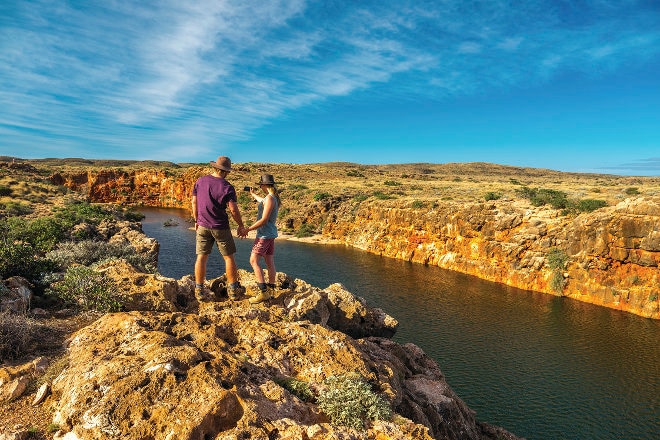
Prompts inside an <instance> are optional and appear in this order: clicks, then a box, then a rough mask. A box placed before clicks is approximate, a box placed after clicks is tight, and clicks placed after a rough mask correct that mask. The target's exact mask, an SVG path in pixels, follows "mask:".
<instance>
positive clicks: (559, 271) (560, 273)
mask: <svg viewBox="0 0 660 440" xmlns="http://www.w3.org/2000/svg"><path fill="white" fill-rule="evenodd" d="M546 259H547V261H548V266H549V267H550V269H552V278H551V279H550V288H551V289H552V290H553V291H555V292H557V293H561V292H563V291H564V288H565V287H566V283H567V281H566V279H565V278H564V271H565V270H566V265H567V263H568V255H566V252H564V251H562V250H561V249H557V248H552V249H550V251H549V252H548V254H547V255H546Z"/></svg>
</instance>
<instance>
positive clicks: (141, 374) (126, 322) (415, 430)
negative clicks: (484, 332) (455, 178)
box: [0, 260, 516, 440]
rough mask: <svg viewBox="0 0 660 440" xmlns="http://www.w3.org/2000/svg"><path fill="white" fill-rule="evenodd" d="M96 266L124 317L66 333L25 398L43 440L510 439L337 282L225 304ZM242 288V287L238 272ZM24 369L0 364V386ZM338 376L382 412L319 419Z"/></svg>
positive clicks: (176, 283) (216, 285) (392, 324)
mask: <svg viewBox="0 0 660 440" xmlns="http://www.w3.org/2000/svg"><path fill="white" fill-rule="evenodd" d="M100 269H101V270H103V271H104V272H105V273H106V275H107V276H108V277H110V278H112V279H113V280H114V281H115V284H116V285H117V289H118V292H117V293H118V296H119V297H121V298H122V303H123V305H124V309H125V311H123V312H119V313H112V314H106V315H103V316H102V317H101V318H100V319H98V320H97V321H95V322H94V323H92V324H91V325H89V326H87V327H85V328H82V329H81V330H79V331H77V332H76V333H74V334H73V335H72V336H71V337H70V338H69V339H68V342H67V352H66V356H65V357H66V361H67V362H66V365H67V366H66V367H65V368H64V369H63V370H62V371H61V373H60V374H59V375H58V376H57V377H56V379H54V380H53V381H52V384H48V385H47V387H49V388H50V393H49V394H48V392H47V391H45V390H44V389H40V391H39V393H40V394H41V396H40V397H39V396H35V402H38V403H40V404H42V405H47V407H48V408H49V409H50V410H51V411H52V413H53V414H54V416H53V424H54V426H57V427H59V431H58V432H57V433H56V434H55V436H54V438H55V439H60V440H65V439H66V440H74V439H80V440H83V439H84V440H87V439H177V440H179V439H200V440H202V439H248V438H251V439H309V440H312V439H316V440H318V439H365V438H367V439H379V440H384V439H432V438H435V439H496V438H497V439H515V438H516V437H515V436H514V435H512V434H510V433H508V432H506V431H504V430H503V429H501V428H497V427H493V426H490V425H488V424H485V423H481V422H479V421H477V420H476V417H475V414H474V412H473V411H471V410H470V409H469V408H468V407H467V406H466V405H465V403H464V402H463V401H461V399H460V398H459V397H458V396H457V395H456V394H455V393H454V392H453V391H452V389H451V387H450V386H449V385H448V384H447V382H446V381H445V378H444V376H443V374H442V372H441V371H440V369H439V368H438V365H437V364H436V363H435V362H434V361H433V360H432V359H430V358H429V357H428V356H427V355H426V354H425V353H424V352H423V351H422V350H421V349H420V348H419V347H417V346H416V345H414V344H412V343H408V344H403V345H401V344H398V343H396V342H394V341H392V340H391V339H389V338H390V337H391V336H392V335H393V334H394V333H395V331H396V327H397V324H398V323H397V322H396V320H395V319H394V318H392V317H391V316H389V315H387V314H386V313H385V312H383V311H382V310H380V309H377V308H371V307H369V306H368V305H367V304H366V303H365V301H364V300H363V299H361V298H359V297H356V296H354V295H353V294H351V293H350V292H348V291H347V290H346V289H345V288H344V287H342V285H341V284H333V285H331V286H329V287H327V288H325V289H320V288H318V287H314V286H311V285H309V284H308V283H306V282H304V281H302V280H298V279H295V280H293V279H291V278H290V277H288V276H287V275H285V274H283V273H279V274H278V283H277V286H278V288H277V289H276V291H275V295H274V298H273V299H271V300H270V301H269V302H268V303H262V304H259V305H253V304H250V303H249V301H248V298H247V296H245V297H242V298H239V299H238V300H236V301H231V300H229V299H228V298H227V296H226V289H225V287H224V285H225V279H224V277H220V278H217V279H214V280H211V282H210V284H209V287H210V289H211V291H212V292H213V295H212V298H211V299H210V300H209V301H204V302H200V301H198V300H197V299H196V298H195V295H194V283H193V280H192V279H191V278H190V277H189V276H186V277H183V278H181V279H180V280H175V279H172V278H166V277H162V276H160V275H154V274H145V273H140V272H138V271H137V270H136V269H135V268H133V267H132V266H131V265H130V264H128V263H126V262H125V261H123V260H117V261H113V262H110V263H107V264H106V265H104V266H101V267H100ZM241 279H242V282H243V283H244V284H245V285H247V286H250V285H253V284H254V278H253V275H252V274H251V273H248V272H245V271H241ZM248 293H250V290H248ZM35 365H37V362H36V361H35V362H30V363H28V364H26V365H24V366H18V367H13V368H8V367H7V368H3V369H0V378H2V380H1V381H0V388H3V387H4V388H8V387H10V386H11V385H12V384H16V383H18V382H20V381H21V379H20V378H21V375H27V374H34V371H33V370H35V368H36V367H35ZM38 365H39V368H41V369H43V368H44V366H43V360H42V359H41V360H39V362H38ZM346 375H349V376H351V377H357V378H361V380H362V381H363V382H362V383H363V384H367V385H368V388H369V389H370V390H371V392H373V395H374V396H379V398H380V399H382V400H381V401H384V402H386V404H387V406H388V407H389V408H390V409H391V412H392V414H391V417H386V418H384V419H383V420H377V418H372V417H369V415H368V414H366V415H365V418H364V420H365V424H364V426H363V427H357V428H356V427H348V426H343V425H342V424H341V423H338V422H337V421H336V420H332V419H331V417H330V415H328V414H326V413H324V412H323V411H322V409H321V408H320V405H319V404H318V403H319V402H318V401H317V399H316V397H315V396H317V395H318V391H319V390H321V389H322V388H323V387H328V382H327V379H328V378H331V377H338V376H346ZM23 382H24V381H23ZM291 384H298V385H299V386H302V388H304V389H307V390H308V392H307V393H302V392H299V391H298V390H299V389H300V388H296V387H295V386H291ZM23 389H24V387H23ZM0 391H3V393H4V392H5V391H6V390H0ZM45 396H47V397H45ZM16 397H17V396H16V391H13V395H12V398H16ZM337 403H338V404H339V406H340V407H341V406H342V405H344V404H345V405H346V407H347V408H348V407H349V405H350V404H351V402H348V401H346V402H342V401H340V402H337ZM0 435H2V433H0ZM7 435H8V434H7Z"/></svg>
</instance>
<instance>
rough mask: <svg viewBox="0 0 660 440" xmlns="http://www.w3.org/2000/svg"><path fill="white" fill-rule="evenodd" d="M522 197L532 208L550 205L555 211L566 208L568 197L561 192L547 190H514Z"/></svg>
mask: <svg viewBox="0 0 660 440" xmlns="http://www.w3.org/2000/svg"><path fill="white" fill-rule="evenodd" d="M516 192H517V193H518V194H520V195H521V196H522V197H524V198H526V199H528V200H529V201H530V202H531V203H532V205H533V206H543V205H548V204H549V205H551V206H552V207H553V208H555V209H564V208H568V207H569V205H570V203H569V201H568V195H567V194H566V193H565V192H563V191H557V190H554V189H547V188H529V187H527V186H524V187H522V188H520V189H516Z"/></svg>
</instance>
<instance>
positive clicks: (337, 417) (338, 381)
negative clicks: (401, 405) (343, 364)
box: [317, 374, 392, 429]
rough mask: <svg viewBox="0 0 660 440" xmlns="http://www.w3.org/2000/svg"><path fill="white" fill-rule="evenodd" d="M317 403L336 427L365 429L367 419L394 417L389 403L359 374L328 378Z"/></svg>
mask: <svg viewBox="0 0 660 440" xmlns="http://www.w3.org/2000/svg"><path fill="white" fill-rule="evenodd" d="M317 403H318V406H319V409H320V410H321V411H323V412H324V413H325V414H327V415H328V416H329V417H330V420H331V421H332V423H333V424H335V425H339V426H348V427H350V428H354V429H364V428H365V422H366V421H367V420H382V419H384V420H389V419H390V418H391V417H392V410H391V409H390V406H389V404H388V402H387V401H386V400H385V399H384V398H382V397H381V396H379V395H378V394H376V393H374V392H373V391H372V390H371V386H370V385H369V384H368V383H367V382H366V381H365V380H364V379H363V378H362V377H360V376H359V375H357V374H346V375H340V376H330V377H328V378H327V379H326V380H325V381H323V387H322V388H321V390H320V392H319V396H318V398H317Z"/></svg>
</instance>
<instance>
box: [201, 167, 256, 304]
mask: <svg viewBox="0 0 660 440" xmlns="http://www.w3.org/2000/svg"><path fill="white" fill-rule="evenodd" d="M209 164H210V165H211V167H212V168H213V170H212V173H211V174H209V175H206V176H202V177H200V178H199V179H197V181H196V182H195V186H194V187H193V193H192V216H193V218H194V219H195V231H196V233H197V234H196V235H197V238H196V243H195V248H196V253H197V260H196V261H195V296H196V297H197V298H198V299H202V300H208V299H209V295H208V294H207V293H206V292H205V291H204V281H205V280H206V262H207V261H208V258H209V254H210V253H211V251H212V250H213V243H217V245H218V250H219V251H220V254H222V258H223V259H224V260H225V271H226V272H227V294H228V295H229V298H230V299H232V300H235V299H237V296H238V295H242V294H243V293H245V287H243V286H241V284H240V282H239V281H238V268H237V267H236V261H235V259H234V254H235V253H236V244H235V243H234V237H233V236H232V234H231V229H230V226H229V216H228V215H227V208H229V212H230V213H231V216H232V218H233V219H234V220H235V221H236V223H237V224H238V235H239V236H240V235H243V233H244V232H243V230H244V226H243V219H242V218H241V213H240V211H239V209H238V204H237V203H236V190H235V189H234V187H233V186H232V185H231V184H230V183H229V182H228V181H227V180H225V178H226V177H227V175H228V174H229V173H230V172H231V160H230V159H229V158H228V157H225V156H220V157H218V159H217V160H216V161H215V162H212V161H211V162H209Z"/></svg>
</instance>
